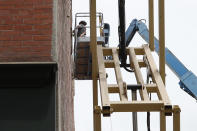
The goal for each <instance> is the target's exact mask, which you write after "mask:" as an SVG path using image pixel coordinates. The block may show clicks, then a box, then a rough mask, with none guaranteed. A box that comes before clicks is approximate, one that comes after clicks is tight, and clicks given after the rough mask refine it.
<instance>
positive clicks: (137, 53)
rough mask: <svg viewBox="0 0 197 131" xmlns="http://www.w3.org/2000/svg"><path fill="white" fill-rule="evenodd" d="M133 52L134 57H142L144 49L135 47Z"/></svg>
mask: <svg viewBox="0 0 197 131" xmlns="http://www.w3.org/2000/svg"><path fill="white" fill-rule="evenodd" d="M128 49H129V48H128ZM134 50H135V54H136V55H144V49H143V48H142V47H135V48H134Z"/></svg>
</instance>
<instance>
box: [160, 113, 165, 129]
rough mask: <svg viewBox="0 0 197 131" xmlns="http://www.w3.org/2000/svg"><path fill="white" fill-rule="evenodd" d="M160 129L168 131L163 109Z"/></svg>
mask: <svg viewBox="0 0 197 131" xmlns="http://www.w3.org/2000/svg"><path fill="white" fill-rule="evenodd" d="M160 131H166V116H165V112H164V111H163V110H162V111H160Z"/></svg>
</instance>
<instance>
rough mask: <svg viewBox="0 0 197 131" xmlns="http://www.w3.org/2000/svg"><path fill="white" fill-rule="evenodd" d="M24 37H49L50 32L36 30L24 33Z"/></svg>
mask: <svg viewBox="0 0 197 131" xmlns="http://www.w3.org/2000/svg"><path fill="white" fill-rule="evenodd" d="M23 33H24V34H26V35H50V34H52V30H36V31H24V32H23Z"/></svg>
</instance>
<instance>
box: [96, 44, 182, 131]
mask: <svg viewBox="0 0 197 131" xmlns="http://www.w3.org/2000/svg"><path fill="white" fill-rule="evenodd" d="M118 51H119V49H118V48H105V47H102V45H99V44H98V45H97V62H98V63H99V64H98V73H99V83H100V93H101V103H102V109H101V108H100V107H99V106H95V107H94V116H95V117H94V119H95V120H94V122H95V124H94V126H95V128H94V131H101V114H103V116H110V115H111V113H112V112H160V131H166V116H171V115H172V114H173V123H174V124H173V125H174V126H173V131H180V108H179V107H178V106H177V105H176V106H172V105H171V102H170V100H169V98H168V95H167V92H166V89H165V85H164V83H163V81H162V78H161V76H160V73H159V71H158V69H157V66H156V64H155V62H154V59H153V56H152V54H151V50H150V48H149V46H148V45H142V47H138V48H133V47H129V48H127V55H129V60H130V63H129V66H130V68H131V69H133V70H134V73H135V77H136V81H137V83H136V84H134V85H126V83H125V82H123V78H122V74H121V67H120V61H119V58H118ZM137 55H142V56H143V59H141V60H139V59H137ZM106 56H111V57H112V60H105V57H106ZM142 67H145V68H147V69H149V71H150V73H149V76H150V77H151V79H152V83H151V84H146V83H145V82H144V80H143V77H142V73H141V70H140V68H142ZM106 68H114V70H115V75H116V80H117V84H108V83H107V74H106ZM127 90H131V91H132V98H133V99H132V100H131V101H128V97H127ZM136 90H139V92H140V98H141V100H137V98H136V93H137V92H136ZM110 93H118V94H119V96H120V101H110V99H109V94H110ZM150 93H156V94H157V96H158V100H154V101H153V100H151V99H150V97H149V95H148V94H150Z"/></svg>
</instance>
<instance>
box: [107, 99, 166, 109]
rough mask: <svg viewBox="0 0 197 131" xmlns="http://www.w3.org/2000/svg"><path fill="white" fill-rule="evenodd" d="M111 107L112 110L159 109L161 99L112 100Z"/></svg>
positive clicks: (161, 103)
mask: <svg viewBox="0 0 197 131" xmlns="http://www.w3.org/2000/svg"><path fill="white" fill-rule="evenodd" d="M110 105H111V108H112V109H113V111H114V112H147V111H161V108H162V107H163V106H164V103H163V101H124V102H123V101H112V102H110Z"/></svg>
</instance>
